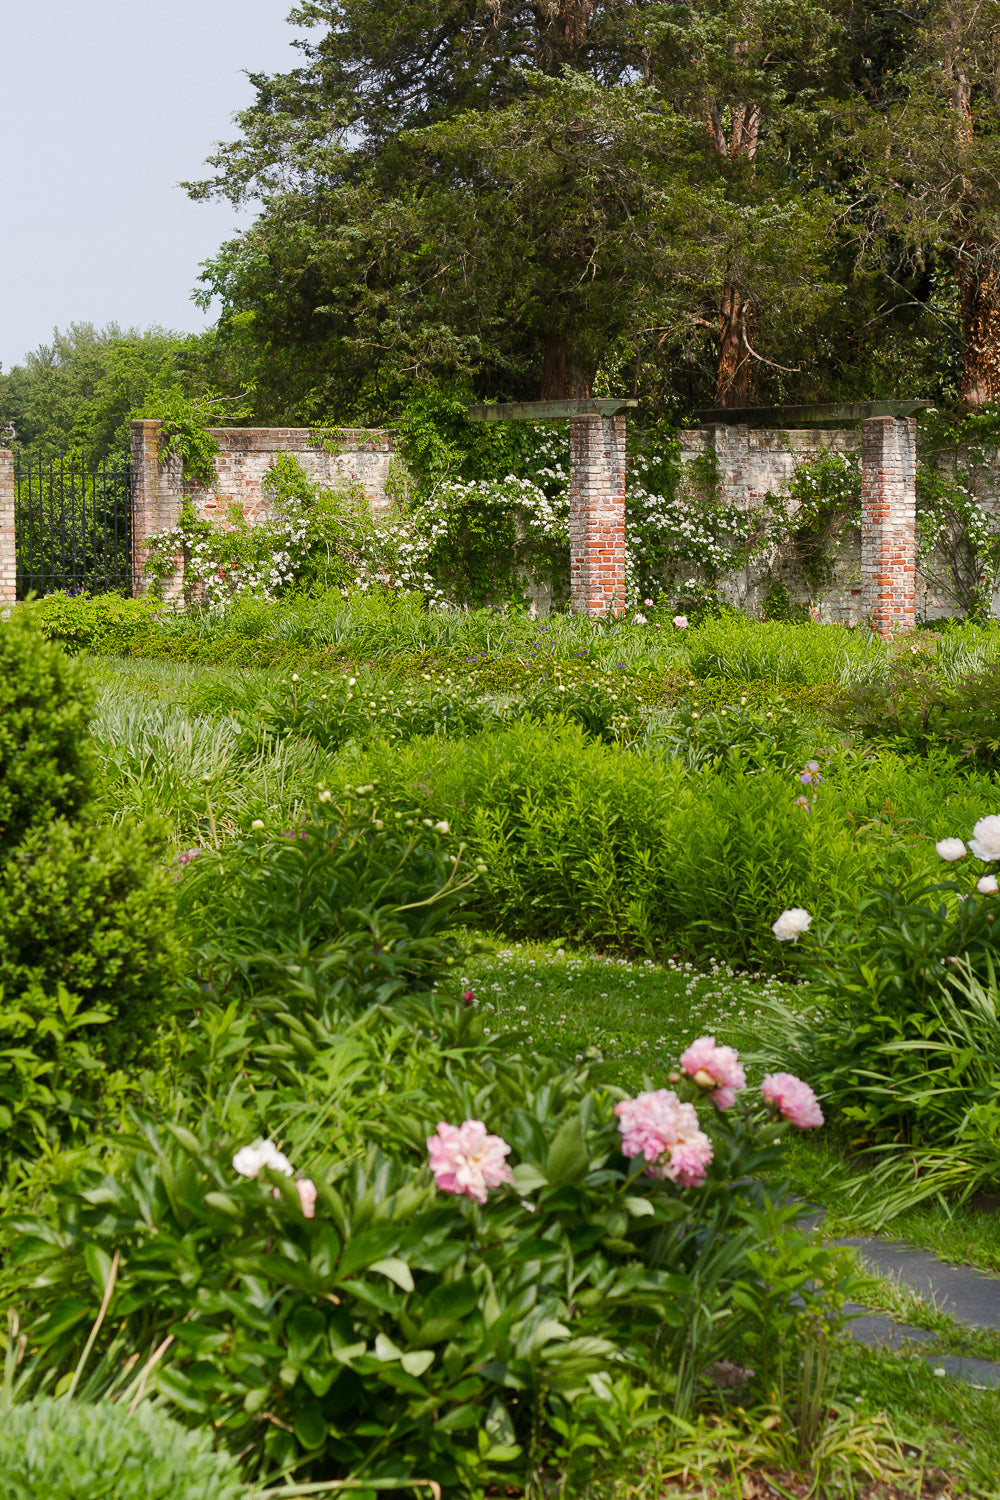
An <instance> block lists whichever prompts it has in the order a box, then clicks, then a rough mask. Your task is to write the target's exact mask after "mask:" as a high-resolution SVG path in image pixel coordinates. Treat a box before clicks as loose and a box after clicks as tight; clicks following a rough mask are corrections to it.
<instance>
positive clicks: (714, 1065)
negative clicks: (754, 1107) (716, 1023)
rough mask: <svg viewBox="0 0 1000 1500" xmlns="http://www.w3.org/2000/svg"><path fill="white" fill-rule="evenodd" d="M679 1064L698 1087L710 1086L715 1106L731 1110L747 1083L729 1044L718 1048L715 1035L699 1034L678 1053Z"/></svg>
mask: <svg viewBox="0 0 1000 1500" xmlns="http://www.w3.org/2000/svg"><path fill="white" fill-rule="evenodd" d="M681 1067H682V1068H683V1069H684V1071H685V1073H687V1074H688V1075H689V1076H690V1077H691V1078H693V1079H694V1081H695V1083H696V1084H697V1085H698V1087H699V1088H701V1089H712V1090H713V1093H712V1102H713V1104H715V1106H716V1108H717V1109H732V1107H733V1105H734V1104H735V1103H736V1095H737V1093H738V1092H739V1090H740V1089H745V1088H746V1086H747V1075H746V1074H745V1073H744V1071H743V1069H742V1067H741V1066H740V1060H739V1057H738V1055H737V1053H736V1052H735V1050H734V1049H733V1048H732V1047H717V1046H716V1045H715V1037H714V1036H700V1037H699V1038H698V1040H697V1041H696V1042H692V1043H691V1045H690V1047H689V1048H688V1049H687V1051H686V1052H682V1053H681Z"/></svg>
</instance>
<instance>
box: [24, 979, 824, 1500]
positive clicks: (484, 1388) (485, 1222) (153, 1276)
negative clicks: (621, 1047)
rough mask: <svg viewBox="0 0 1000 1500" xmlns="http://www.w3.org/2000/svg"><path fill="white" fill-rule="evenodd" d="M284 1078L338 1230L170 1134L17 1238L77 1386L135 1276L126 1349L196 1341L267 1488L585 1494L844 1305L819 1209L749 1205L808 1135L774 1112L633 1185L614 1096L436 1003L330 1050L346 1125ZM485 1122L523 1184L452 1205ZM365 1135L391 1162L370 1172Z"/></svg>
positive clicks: (291, 1196) (188, 1381) (222, 1423)
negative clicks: (765, 1346) (96, 1339)
mask: <svg viewBox="0 0 1000 1500" xmlns="http://www.w3.org/2000/svg"><path fill="white" fill-rule="evenodd" d="M341 1024H342V1023H341ZM322 1030H323V1028H322V1025H320V1026H319V1027H318V1028H315V1029H314V1030H313V1039H314V1041H318V1040H319V1039H320V1036H321V1033H322ZM369 1032H370V1033H372V1034H371V1036H369V1037H368V1039H367V1042H366V1040H365V1038H366V1034H367V1033H369ZM477 1033H478V1034H477ZM288 1035H289V1037H290V1039H291V1040H292V1041H293V1042H294V1038H295V1029H294V1028H293V1029H292V1031H291V1032H289V1033H288ZM380 1045H381V1047H382V1048H383V1049H384V1048H386V1047H390V1048H392V1049H393V1050H395V1051H397V1052H398V1054H399V1055H400V1057H401V1058H406V1057H407V1056H409V1055H418V1056H419V1057H420V1058H421V1064H420V1072H421V1086H420V1089H419V1090H414V1089H412V1088H410V1087H409V1086H408V1073H409V1069H408V1068H407V1065H406V1063H405V1062H404V1063H403V1064H402V1066H400V1065H398V1064H397V1065H396V1069H395V1071H394V1072H393V1071H392V1070H389V1073H388V1077H389V1080H390V1082H389V1088H388V1089H387V1090H386V1091H385V1092H384V1093H380V1092H379V1090H378V1089H377V1088H375V1087H373V1084H374V1082H375V1080H376V1078H377V1077H378V1069H379V1060H378V1052H379V1048H380ZM359 1047H360V1048H361V1049H362V1051H361V1053H359ZM366 1048H367V1060H366V1057H365V1055H364V1054H365V1049H366ZM266 1051H267V1054H268V1055H269V1056H270V1055H271V1049H270V1048H268V1049H266ZM284 1055H285V1056H286V1057H288V1056H289V1055H290V1054H289V1053H288V1052H286V1053H285V1054H284ZM243 1060H244V1064H245V1065H246V1064H249V1066H250V1068H251V1070H252V1071H253V1073H254V1075H255V1076H256V1065H255V1063H254V1062H253V1060H252V1053H251V1055H250V1056H249V1057H248V1055H247V1054H246V1053H243ZM287 1066H288V1070H289V1071H288V1072H287V1076H286V1078H285V1082H284V1084H283V1088H282V1091H281V1093H280V1094H279V1092H278V1091H277V1090H276V1089H275V1086H274V1081H273V1077H272V1078H270V1079H268V1081H267V1083H266V1085H265V1084H263V1080H262V1086H265V1087H267V1089H268V1098H267V1099H266V1101H265V1105H264V1107H265V1108H266V1109H267V1111H268V1114H269V1117H270V1121H271V1128H272V1131H273V1134H274V1136H275V1137H276V1138H277V1139H278V1140H279V1141H281V1142H282V1150H283V1151H285V1152H287V1153H288V1154H289V1157H290V1165H292V1166H294V1167H298V1168H300V1169H302V1170H303V1171H308V1172H309V1173H310V1179H309V1180H311V1182H312V1184H313V1186H314V1187H315V1189H316V1202H315V1212H314V1214H313V1215H312V1216H309V1215H306V1214H304V1213H303V1208H302V1204H301V1202H300V1192H301V1191H302V1189H301V1188H300V1187H298V1186H297V1184H296V1182H295V1181H294V1180H293V1179H292V1178H291V1177H289V1176H285V1175H284V1173H283V1172H282V1171H280V1170H279V1171H274V1170H271V1169H269V1168H267V1167H264V1168H263V1169H261V1170H260V1172H259V1176H258V1177H257V1178H256V1179H251V1178H248V1177H245V1176H241V1175H240V1174H239V1172H238V1171H237V1169H236V1165H235V1162H234V1149H235V1148H236V1147H242V1146H244V1145H245V1144H246V1143H247V1141H246V1137H243V1138H240V1137H233V1136H229V1137H223V1138H222V1139H220V1138H219V1132H218V1131H217V1129H216V1128H215V1127H214V1126H213V1123H212V1122H210V1121H202V1122H201V1124H200V1126H199V1130H198V1133H197V1135H195V1134H193V1133H191V1132H190V1131H188V1130H186V1129H184V1128H182V1127H181V1126H179V1125H172V1126H169V1127H166V1128H162V1129H157V1128H154V1127H153V1126H152V1125H148V1124H147V1125H146V1126H144V1128H143V1131H142V1134H141V1136H140V1137H139V1138H138V1139H135V1140H126V1141H122V1142H121V1147H122V1150H123V1159H122V1161H121V1164H120V1166H119V1168H118V1170H117V1171H116V1172H115V1173H114V1174H113V1175H107V1174H102V1173H100V1172H97V1171H94V1170H83V1171H80V1172H78V1173H77V1174H76V1175H75V1176H72V1177H69V1178H68V1179H67V1180H66V1181H64V1182H63V1183H62V1184H61V1185H59V1186H58V1187H57V1189H56V1197H57V1200H58V1207H57V1211H56V1216H55V1221H54V1222H49V1221H47V1220H45V1219H42V1218H15V1219H12V1221H11V1223H10V1226H9V1228H10V1231H11V1233H12V1234H13V1235H14V1236H15V1238H14V1241H13V1243H12V1246H11V1251H10V1254H9V1257H8V1264H9V1267H10V1274H12V1275H13V1276H16V1277H22V1278H24V1279H25V1281H26V1284H28V1285H30V1286H31V1288H32V1289H33V1290H32V1291H31V1292H30V1296H31V1299H32V1301H33V1302H34V1304H35V1307H36V1314H37V1315H36V1317H35V1321H34V1323H33V1326H32V1328H31V1329H30V1337H31V1340H32V1344H33V1345H34V1346H36V1347H37V1348H38V1349H39V1351H40V1352H41V1353H42V1354H43V1355H44V1357H45V1359H46V1361H47V1363H48V1365H49V1367H50V1368H51V1369H53V1370H55V1371H57V1372H58V1371H59V1370H62V1369H69V1368H71V1367H72V1366H73V1365H74V1363H75V1362H76V1360H77V1359H78V1357H79V1350H80V1347H81V1345H82V1343H83V1341H84V1339H85V1338H86V1336H87V1330H88V1328H89V1326H90V1322H91V1321H92V1317H93V1310H94V1305H95V1303H96V1302H97V1301H98V1300H99V1299H100V1297H101V1295H102V1293H103V1292H104V1291H105V1289H106V1286H107V1281H108V1277H109V1274H110V1266H111V1259H112V1255H113V1253H114V1252H116V1251H117V1252H119V1253H120V1256H121V1260H120V1265H119V1267H118V1273H117V1279H116V1281H115V1284H114V1290H113V1295H112V1298H111V1303H110V1309H109V1319H108V1322H109V1325H110V1324H114V1326H115V1328H117V1329H119V1330H124V1332H125V1333H126V1334H127V1336H128V1338H129V1339H130V1340H132V1341H133V1343H134V1346H135V1347H154V1346H155V1345H156V1344H157V1343H158V1342H159V1340H161V1339H162V1338H163V1337H164V1335H165V1334H166V1332H167V1331H168V1330H169V1331H170V1332H172V1333H173V1334H174V1335H175V1343H174V1345H173V1346H172V1348H171V1351H170V1355H169V1364H168V1365H167V1367H166V1368H161V1369H160V1370H159V1371H158V1372H157V1373H156V1375H155V1376H154V1380H155V1383H156V1385H157V1388H158V1390H159V1391H160V1393H161V1394H162V1395H164V1396H166V1397H167V1398H169V1399H170V1400H172V1401H174V1402H175V1403H176V1404H177V1406H178V1407H179V1408H180V1409H181V1410H182V1411H183V1412H185V1413H186V1414H187V1418H188V1420H192V1421H197V1422H199V1423H200V1424H204V1425H209V1424H210V1425H211V1426H212V1427H213V1428H214V1429H215V1431H216V1432H217V1433H218V1434H219V1437H220V1440H221V1441H223V1442H225V1443H226V1445H227V1446H229V1447H232V1448H233V1449H236V1450H238V1451H239V1452H241V1453H243V1454H245V1455H246V1456H247V1462H248V1465H249V1467H250V1470H251V1472H252V1473H253V1474H255V1475H257V1474H260V1475H261V1477H267V1476H268V1475H269V1474H270V1473H272V1472H273V1471H274V1470H275V1469H283V1468H285V1467H286V1466H291V1465H292V1464H296V1465H299V1466H301V1467H300V1470H299V1472H301V1473H302V1477H303V1478H309V1479H312V1480H314V1481H322V1480H330V1479H335V1478H345V1477H348V1476H362V1477H364V1478H367V1479H377V1478H379V1477H382V1476H392V1477H397V1478H398V1477H400V1476H403V1475H406V1474H410V1475H420V1476H423V1477H429V1478H432V1479H436V1480H437V1481H438V1482H439V1483H441V1484H442V1485H443V1486H444V1487H445V1488H446V1490H447V1491H448V1492H449V1493H453V1494H454V1493H462V1494H465V1493H480V1492H481V1489H482V1487H483V1486H484V1485H487V1484H492V1483H496V1482H497V1480H498V1478H499V1479H500V1481H501V1482H502V1481H503V1480H505V1479H507V1480H509V1481H512V1482H514V1483H516V1484H518V1485H520V1486H524V1484H525V1483H531V1482H534V1483H538V1482H539V1478H540V1476H541V1474H542V1473H543V1472H544V1471H547V1472H548V1474H549V1476H550V1477H553V1478H556V1479H559V1480H561V1482H562V1484H563V1485H564V1487H565V1492H566V1493H582V1492H583V1490H584V1489H585V1487H586V1483H587V1481H588V1479H591V1478H593V1477H594V1471H595V1463H596V1464H597V1465H599V1464H600V1455H601V1453H602V1452H608V1453H613V1454H615V1455H616V1457H617V1456H619V1455H620V1454H621V1453H622V1452H628V1451H629V1447H630V1444H632V1443H634V1442H635V1439H636V1436H637V1432H641V1430H642V1428H643V1423H642V1422H638V1421H637V1417H638V1414H639V1413H640V1412H643V1411H644V1410H645V1412H646V1420H647V1422H648V1420H649V1419H652V1418H654V1417H655V1416H656V1415H657V1414H662V1413H664V1412H665V1411H671V1410H676V1411H679V1412H683V1411H684V1410H686V1409H689V1408H690V1404H691V1401H692V1398H693V1394H694V1391H695V1388H696V1386H697V1382H698V1379H699V1376H700V1373H701V1372H702V1371H703V1370H704V1368H705V1367H706V1366H707V1365H708V1364H709V1363H710V1362H711V1361H712V1360H713V1359H716V1358H718V1357H720V1356H724V1355H726V1356H738V1355H740V1354H741V1353H742V1352H743V1349H742V1345H741V1339H743V1337H744V1335H745V1336H746V1337H747V1338H748V1339H749V1340H751V1344H750V1347H751V1348H754V1347H760V1344H759V1342H757V1341H758V1340H760V1339H763V1340H764V1342H765V1343H766V1342H767V1341H768V1340H770V1342H771V1346H772V1351H773V1349H774V1348H775V1347H776V1342H775V1336H776V1333H777V1331H778V1325H779V1323H780V1322H781V1320H782V1319H783V1318H784V1319H786V1320H793V1319H794V1311H795V1307H796V1298H797V1297H799V1296H804V1298H805V1299H806V1303H807V1304H811V1303H812V1302H813V1301H814V1299H815V1298H816V1297H822V1296H823V1295H824V1294H823V1291H822V1290H821V1288H822V1286H823V1285H824V1284H825V1285H827V1286H828V1285H829V1283H830V1281H831V1266H832V1262H831V1257H830V1252H828V1251H826V1250H823V1249H820V1248H819V1247H811V1246H810V1245H809V1243H808V1241H807V1240H805V1238H804V1237H803V1236H802V1235H801V1234H800V1233H799V1232H798V1231H797V1230H796V1229H795V1227H794V1219H795V1210H791V1211H788V1210H785V1211H784V1217H783V1218H782V1216H781V1214H778V1215H777V1218H776V1215H775V1212H774V1210H773V1209H770V1208H769V1207H768V1205H767V1202H766V1196H765V1195H764V1193H763V1191H762V1190H761V1188H760V1187H759V1185H756V1186H755V1185H753V1184H752V1183H748V1182H747V1180H746V1179H747V1178H748V1177H750V1176H756V1175H757V1174H759V1173H760V1172H761V1171H762V1170H765V1169H767V1168H769V1167H773V1166H774V1165H775V1162H776V1150H775V1146H776V1140H777V1136H778V1135H779V1134H780V1130H781V1127H773V1126H769V1125H765V1126H763V1128H761V1119H760V1112H759V1109H758V1110H757V1111H749V1112H748V1113H747V1115H746V1116H744V1114H743V1112H741V1111H735V1110H734V1111H733V1112H732V1114H731V1116H727V1117H725V1118H723V1117H721V1116H720V1115H719V1114H718V1113H717V1112H716V1111H715V1110H714V1108H713V1107H712V1106H711V1105H710V1104H707V1103H706V1102H705V1101H704V1099H702V1102H701V1105H700V1108H701V1109H702V1110H703V1111H704V1112H705V1113H707V1114H708V1115H709V1116H711V1119H710V1120H705V1121H704V1122H703V1123H704V1125H705V1128H706V1129H707V1130H708V1131H709V1132H710V1133H711V1135H712V1138H713V1144H714V1148H715V1160H714V1161H713V1162H712V1163H711V1164H710V1166H709V1168H708V1173H709V1175H708V1177H707V1178H706V1180H705V1182H704V1183H703V1184H702V1186H700V1187H699V1188H697V1189H693V1188H692V1189H686V1188H680V1187H677V1186H675V1185H674V1184H673V1183H671V1182H667V1181H655V1180H653V1179H651V1178H650V1177H648V1176H646V1175H644V1173H643V1171H642V1168H643V1166H644V1161H643V1160H642V1159H638V1160H632V1161H628V1160H626V1159H625V1158H623V1156H622V1155H621V1153H620V1149H619V1148H620V1144H621V1142H620V1135H619V1132H618V1129H617V1124H616V1121H615V1117H614V1114H613V1108H612V1106H613V1100H614V1097H615V1095H614V1091H608V1090H594V1089H593V1088H592V1087H590V1086H589V1084H588V1082H587V1077H586V1074H585V1072H583V1071H582V1070H578V1069H572V1070H570V1071H568V1072H565V1073H561V1072H559V1070H558V1069H556V1068H555V1067H554V1066H553V1065H552V1064H551V1063H549V1062H547V1061H546V1060H544V1059H541V1058H537V1057H532V1056H527V1057H524V1056H520V1055H519V1054H518V1051H517V1047H516V1044H515V1043H514V1041H513V1039H512V1038H509V1037H497V1038H493V1039H490V1040H486V1039H485V1038H484V1037H483V1034H482V1030H481V1025H480V1022H479V1018H478V1017H477V1016H475V1014H474V1013H473V1012H469V1011H466V1010H463V1009H455V1008H454V1007H446V1006H444V1005H441V1004H433V1003H431V1004H427V1003H418V1002H416V1001H412V1000H411V1001H410V1002H407V1006H406V1007H405V1008H404V1011H403V1013H402V1014H401V1015H399V1016H397V1015H393V1016H392V1017H391V1018H390V1017H388V1016H387V1015H386V1014H385V1013H371V1014H370V1015H368V1016H367V1017H366V1018H365V1024H364V1026H363V1027H358V1028H357V1029H356V1030H355V1031H354V1033H352V1034H351V1035H343V1034H342V1035H341V1037H340V1038H339V1039H337V1038H336V1037H334V1036H333V1035H331V1034H329V1033H328V1034H327V1036H326V1039H325V1043H324V1044H323V1045H322V1046H321V1047H320V1048H319V1049H318V1050H317V1051H316V1052H315V1053H314V1055H313V1056H312V1057H311V1058H310V1059H309V1063H308V1072H309V1075H311V1076H314V1077H315V1078H317V1079H319V1078H322V1080H323V1082H324V1087H325V1093H326V1097H325V1098H324V1099H317V1100H316V1102H315V1103H311V1104H310V1108H309V1110H308V1111H305V1112H303V1110H302V1107H301V1106H302V1102H303V1100H304V1099H306V1098H307V1097H308V1096H309V1094H310V1089H311V1085H310V1083H309V1080H308V1078H307V1077H305V1076H304V1071H305V1070H304V1068H303V1072H302V1073H301V1074H299V1075H296V1073H295V1071H294V1069H293V1067H292V1064H291V1063H290V1062H289V1063H288V1064H287ZM372 1069H374V1070H375V1071H374V1073H373V1071H372ZM689 1088H690V1089H691V1092H692V1093H694V1094H698V1093H699V1091H698V1090H697V1089H696V1088H694V1086H693V1085H689ZM699 1097H701V1096H700V1095H699ZM473 1114H475V1116H476V1117H477V1118H482V1119H483V1120H485V1121H486V1123H487V1126H488V1128H489V1129H490V1130H493V1131H499V1132H501V1133H502V1135H503V1136H504V1138H505V1139H506V1140H507V1141H508V1143H509V1144H510V1145H511V1147H512V1154H511V1163H512V1165H513V1166H514V1182H513V1184H512V1185H511V1186H509V1187H504V1188H500V1189H498V1190H496V1191H494V1192H491V1193H490V1195H489V1199H488V1201H487V1202H485V1203H482V1204H478V1203H470V1202H467V1201H465V1200H462V1199H459V1198H456V1197H455V1196H454V1195H452V1194H451V1193H446V1192H441V1191H439V1190H437V1189H436V1188H435V1186H434V1184H433V1182H432V1178H431V1173H430V1171H429V1168H428V1164H427V1152H426V1144H425V1141H426V1137H427V1136H428V1135H429V1134H430V1133H431V1132H432V1131H433V1130H434V1129H435V1126H436V1124H437V1122H438V1121H439V1120H442V1119H443V1120H446V1121H455V1122H457V1121H459V1120H461V1119H462V1118H463V1116H464V1117H466V1118H469V1117H472V1116H473ZM754 1114H756V1116H757V1118H756V1119H754V1118H753V1115H754ZM283 1117H284V1119H283ZM344 1117H347V1118H351V1117H356V1124H355V1126H354V1127H353V1128H354V1129H356V1130H357V1132H358V1135H359V1136H360V1139H361V1141H364V1140H365V1138H367V1139H368V1140H371V1139H372V1138H377V1139H378V1140H379V1141H380V1146H379V1147H378V1148H374V1147H371V1146H366V1145H363V1144H362V1145H361V1146H360V1149H359V1147H358V1145H357V1144H355V1142H354V1141H352V1139H351V1132H350V1131H348V1132H345V1131H344V1129H343V1128H342V1124H341V1122H342V1120H343V1119H344ZM284 1120H287V1124H288V1133H287V1135H286V1134H285V1133H284ZM279 1166H280V1163H279ZM734 1183H738V1184H739V1185H738V1186H736V1187H734ZM769 1267H773V1268H776V1272H777V1271H778V1270H779V1268H780V1274H775V1275H773V1276H772V1273H771V1270H769ZM737 1286H742V1287H743V1288H744V1291H745V1296H744V1297H743V1299H742V1301H740V1302H736V1301H734V1300H733V1299H732V1296H731V1294H732V1292H733V1291H734V1289H735V1288H736V1287H737ZM724 1306H725V1307H727V1309H729V1316H727V1317H725V1318H720V1317H719V1316H718V1314H719V1310H720V1308H722V1307H724ZM632 1451H635V1450H634V1449H633V1450H632ZM636 1457H638V1455H637V1454H636ZM598 1472H599V1470H598Z"/></svg>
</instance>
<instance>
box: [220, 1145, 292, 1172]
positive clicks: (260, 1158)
mask: <svg viewBox="0 0 1000 1500" xmlns="http://www.w3.org/2000/svg"><path fill="white" fill-rule="evenodd" d="M262 1167H271V1168H272V1169H273V1170H274V1171H275V1172H283V1173H284V1175H285V1176H286V1177H291V1175H292V1164H291V1162H290V1161H289V1160H288V1157H287V1156H285V1155H284V1154H283V1153H282V1152H281V1151H279V1150H278V1148H277V1146H276V1145H275V1144H274V1142H273V1141H255V1142H254V1143H253V1145H252V1146H241V1147H240V1149H239V1151H237V1153H236V1155H235V1156H234V1157H233V1170H234V1171H235V1172H238V1173H239V1174H240V1176H241V1177H256V1176H257V1175H258V1173H259V1172H260V1170H261V1168H262Z"/></svg>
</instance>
